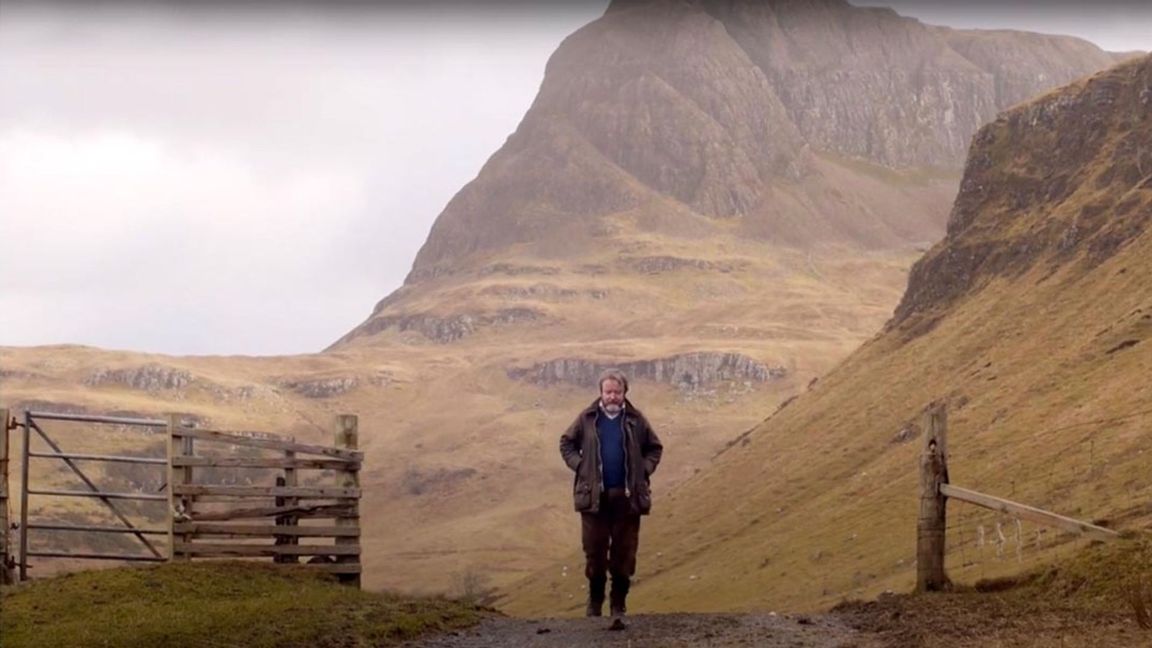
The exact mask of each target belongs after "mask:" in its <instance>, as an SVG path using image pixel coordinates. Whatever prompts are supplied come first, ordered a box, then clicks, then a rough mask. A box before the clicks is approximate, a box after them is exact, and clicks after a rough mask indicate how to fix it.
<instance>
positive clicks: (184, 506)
mask: <svg viewBox="0 0 1152 648" xmlns="http://www.w3.org/2000/svg"><path fill="white" fill-rule="evenodd" d="M182 427H183V426H182V425H181V424H180V415H178V414H169V415H168V559H169V560H191V559H192V553H191V551H189V550H190V549H191V547H189V546H187V545H188V544H190V543H191V542H192V537H193V536H192V534H190V533H182V534H181V535H180V538H179V542H178V541H177V537H176V533H175V525H176V523H177V522H186V521H188V520H190V519H191V518H192V499H191V496H188V495H184V494H183V493H177V492H176V491H178V490H180V487H181V486H183V485H185V484H188V483H191V482H192V467H191V466H183V467H177V466H174V465H173V461H172V460H173V459H174V458H175V457H189V456H192V447H193V446H192V442H193V440H192V437H188V436H184V435H183V434H181V433H180V430H181V428H182Z"/></svg>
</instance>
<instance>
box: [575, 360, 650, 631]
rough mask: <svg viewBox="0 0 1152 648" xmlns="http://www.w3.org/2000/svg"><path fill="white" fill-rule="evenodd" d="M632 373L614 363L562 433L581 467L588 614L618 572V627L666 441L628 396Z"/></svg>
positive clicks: (613, 601) (578, 490) (578, 503)
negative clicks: (597, 391)
mask: <svg viewBox="0 0 1152 648" xmlns="http://www.w3.org/2000/svg"><path fill="white" fill-rule="evenodd" d="M627 393H628V379H627V378H625V377H624V374H623V373H622V372H620V371H619V370H616V369H609V370H607V371H605V372H604V373H602V374H601V375H600V397H599V398H598V399H596V400H595V401H593V402H592V404H591V405H589V406H588V407H587V408H585V409H584V411H582V412H580V414H579V415H577V416H576V420H575V421H573V422H572V425H570V426H569V427H568V430H567V431H565V432H564V434H563V435H561V436H560V455H561V456H562V457H563V458H564V463H566V464H568V467H569V468H571V469H572V471H573V472H575V473H576V478H575V480H574V484H573V491H572V495H573V502H574V504H575V508H576V511H577V512H579V513H580V517H581V536H582V537H581V540H582V542H583V545H584V560H585V564H584V575H585V576H586V577H587V578H588V608H587V611H586V614H587V615H588V616H600V615H601V614H603V608H604V590H605V587H606V585H607V583H608V575H609V574H611V576H612V590H611V597H610V603H609V607H610V610H611V614H612V616H613V617H615V622H614V624H613V627H618V628H623V627H624V626H623V622H622V617H623V616H624V614H625V612H626V611H627V607H626V605H625V600H626V599H627V597H628V588H629V586H630V585H631V579H632V575H633V574H634V573H635V572H636V549H637V547H638V545H639V540H640V516H641V515H647V514H648V512H649V511H650V510H651V508H652V492H651V490H650V489H649V486H648V480H649V478H650V477H651V476H652V473H653V472H655V471H656V466H657V465H658V464H659V463H660V456H661V454H662V453H663V451H664V446H663V445H661V444H660V439H659V438H658V437H657V436H656V432H655V431H653V430H652V426H651V425H649V423H648V419H646V418H644V415H643V414H641V413H640V410H638V409H636V407H635V406H634V405H632V403H631V402H630V401H629V400H628V399H627V398H625V395H626V394H627Z"/></svg>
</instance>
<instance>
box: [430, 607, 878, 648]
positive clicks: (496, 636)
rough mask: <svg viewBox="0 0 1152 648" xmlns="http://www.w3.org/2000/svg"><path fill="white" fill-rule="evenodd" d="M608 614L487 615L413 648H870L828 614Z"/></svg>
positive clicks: (850, 629)
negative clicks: (620, 626) (618, 625)
mask: <svg viewBox="0 0 1152 648" xmlns="http://www.w3.org/2000/svg"><path fill="white" fill-rule="evenodd" d="M610 623H611V619H609V618H599V619H511V618H496V619H489V620H487V621H484V622H482V623H480V624H479V625H477V626H475V627H473V628H469V629H468V630H463V631H459V632H456V633H453V634H449V635H442V636H439V637H428V638H425V639H422V640H421V641H419V642H416V643H413V644H409V645H411V646H430V647H433V648H505V647H506V646H530V647H538V648H577V647H581V648H582V647H585V646H621V647H626V648H644V647H656V646H659V647H661V648H664V647H668V646H672V647H675V646H763V647H765V648H783V647H785V646H787V647H789V648H792V647H795V648H801V647H803V648H833V647H837V648H847V647H849V646H852V647H860V648H863V647H864V646H868V645H870V644H868V643H866V642H862V641H861V640H860V637H861V635H860V633H858V632H857V631H855V630H853V629H852V628H851V627H849V626H848V624H847V623H845V622H844V621H843V620H841V619H839V618H837V617H835V616H831V615H821V616H808V615H779V616H777V615H774V614H641V615H637V616H634V617H630V618H629V619H628V628H627V629H625V630H622V631H611V630H608V626H609V624H610Z"/></svg>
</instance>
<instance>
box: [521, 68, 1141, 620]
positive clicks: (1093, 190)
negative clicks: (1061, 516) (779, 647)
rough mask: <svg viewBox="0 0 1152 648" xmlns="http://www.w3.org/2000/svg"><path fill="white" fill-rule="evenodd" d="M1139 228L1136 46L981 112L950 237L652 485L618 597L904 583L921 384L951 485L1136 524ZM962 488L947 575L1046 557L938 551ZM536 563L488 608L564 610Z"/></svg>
mask: <svg viewBox="0 0 1152 648" xmlns="http://www.w3.org/2000/svg"><path fill="white" fill-rule="evenodd" d="M1149 229H1152V57H1144V58H1141V59H1139V60H1135V61H1132V62H1129V63H1125V64H1122V65H1120V66H1118V67H1116V68H1114V69H1110V70H1108V71H1106V72H1103V73H1100V74H1098V75H1096V76H1094V77H1092V78H1091V79H1089V80H1086V81H1080V82H1076V83H1074V84H1072V85H1070V86H1067V87H1065V88H1061V89H1059V90H1057V91H1054V92H1052V93H1050V94H1048V95H1046V96H1044V97H1042V98H1040V99H1037V100H1035V101H1033V102H1031V103H1028V104H1025V105H1022V106H1020V107H1018V108H1015V109H1013V110H1011V111H1009V112H1007V113H1005V114H1004V115H1002V116H1001V117H1000V118H999V119H997V120H996V121H995V122H993V123H991V124H989V125H987V126H985V127H984V128H982V129H981V130H980V132H979V133H978V134H977V135H976V137H975V139H974V144H973V147H972V150H971V153H970V155H969V158H968V163H967V167H966V171H965V175H964V179H963V182H962V184H961V191H960V194H959V196H958V197H957V199H956V203H955V207H954V209H953V212H952V216H951V219H950V221H949V226H948V234H947V236H946V237H945V239H944V240H943V241H941V242H940V243H939V244H938V245H936V246H935V247H934V248H933V249H932V250H931V251H930V252H929V253H928V254H927V255H925V257H924V258H923V259H922V260H921V261H919V262H918V263H917V264H916V266H915V268H914V270H913V272H912V276H911V278H910V282H909V287H908V291H907V294H906V295H905V297H904V299H903V301H902V303H901V305H900V307H899V308H898V310H897V313H896V316H895V317H894V318H893V319H892V320H891V321H890V322H889V324H888V326H887V327H886V329H885V330H884V332H883V333H882V334H880V335H878V336H876V337H875V338H873V339H872V340H870V341H868V342H867V343H866V344H865V345H864V346H863V347H862V348H861V349H859V350H858V351H857V352H855V353H853V354H852V355H851V356H850V357H849V358H848V359H847V360H846V361H844V362H843V363H842V364H841V365H840V366H838V367H837V368H836V369H835V370H833V371H831V372H830V373H829V374H828V375H827V376H826V377H823V378H821V379H820V381H819V382H818V383H816V384H815V385H814V386H812V387H811V388H810V389H809V390H808V391H807V392H806V393H804V394H803V395H801V396H800V397H799V398H798V399H796V400H795V401H794V402H792V403H791V404H789V405H788V406H787V407H784V408H782V409H781V410H780V411H778V412H777V413H776V414H775V415H773V416H772V417H771V418H770V419H768V420H767V421H766V422H764V424H762V425H760V426H758V427H756V428H755V429H754V430H751V431H750V432H749V433H748V434H747V435H745V436H743V438H742V439H740V442H738V443H734V444H733V446H732V447H731V448H730V449H729V450H727V451H725V452H724V453H722V454H721V455H719V456H718V457H717V458H716V459H715V460H714V461H713V462H711V464H709V465H708V466H707V467H706V468H705V469H703V470H701V472H700V473H699V475H697V476H696V477H694V478H692V479H690V480H688V481H687V482H686V483H684V484H683V485H682V486H681V487H679V488H678V489H676V490H675V491H674V492H673V493H672V494H671V495H665V496H663V497H662V498H661V497H660V496H659V494H658V496H657V502H660V501H663V502H664V503H663V505H662V506H659V507H658V508H657V510H656V511H655V512H654V515H653V518H652V521H651V523H649V524H648V526H647V530H646V531H645V537H644V541H643V542H644V544H645V546H646V547H647V549H645V550H642V552H641V553H642V555H644V556H645V558H644V560H643V564H642V566H641V579H642V584H641V586H640V587H639V589H638V592H637V597H636V598H637V603H636V608H637V609H639V610H741V609H758V608H761V609H762V608H768V609H797V608H814V607H818V606H822V605H828V604H831V603H834V602H835V601H837V600H839V599H842V598H844V597H866V596H874V595H876V594H878V593H880V592H881V591H883V590H885V589H897V590H899V589H907V588H909V587H910V586H911V583H912V581H913V577H914V573H915V568H914V565H915V558H914V557H915V526H916V509H917V505H916V501H917V497H918V495H917V472H916V465H917V457H918V455H919V453H920V452H921V443H922V439H920V438H919V436H918V435H919V434H920V427H919V423H920V421H921V417H922V414H923V412H924V410H925V408H926V407H927V406H928V405H929V404H930V403H932V402H934V401H942V402H944V403H946V404H947V405H948V407H949V410H950V415H949V452H950V454H951V455H952V462H951V464H950V474H951V479H952V481H953V482H955V483H957V484H959V485H963V486H967V487H970V488H975V489H977V490H981V491H984V492H989V493H993V494H999V495H1002V496H1011V497H1012V499H1015V500H1018V501H1023V502H1027V503H1030V504H1033V505H1036V506H1041V507H1044V508H1050V509H1055V510H1057V511H1060V512H1063V513H1065V514H1069V515H1074V516H1076V517H1079V518H1082V519H1090V520H1097V521H1101V522H1103V523H1105V524H1110V525H1112V526H1116V527H1119V528H1143V529H1148V528H1150V527H1152V509H1149V507H1148V501H1149V499H1150V498H1152V478H1149V475H1150V474H1152V455H1150V454H1149V453H1148V452H1147V440H1148V429H1149V426H1150V425H1152V390H1150V389H1148V388H1147V376H1148V375H1149V372H1150V371H1152V234H1150V233H1149ZM963 506H964V505H962V504H956V503H954V504H950V505H949V515H950V518H949V525H950V529H951V530H950V531H949V534H950V535H949V542H950V545H949V546H951V547H952V548H953V551H954V553H953V554H951V555H950V557H949V560H948V563H947V565H948V567H949V569H950V570H952V572H953V576H954V577H956V578H957V579H959V580H962V581H964V580H967V581H968V582H971V581H972V580H974V579H975V578H976V577H977V576H979V575H988V576H991V575H995V574H997V573H1005V572H1012V571H1015V570H1018V569H1020V568H1021V566H1022V564H1024V565H1026V564H1028V561H1034V560H1037V559H1041V558H1043V557H1044V556H1043V554H1042V552H1039V551H1035V550H1034V549H1032V548H1025V549H1024V551H1023V553H1021V554H1020V555H1021V556H1022V557H1026V561H1025V562H1024V563H1018V562H1017V561H1016V560H1015V559H1013V560H1003V561H996V562H992V563H991V564H988V563H987V562H986V563H982V564H981V565H980V568H979V572H975V571H969V570H968V567H967V566H966V565H965V563H964V562H963V560H962V557H961V555H960V554H959V551H958V550H957V549H956V547H957V545H959V544H960V542H961V541H962V540H964V538H963V537H962V536H960V535H959V534H963V533H965V532H967V533H968V534H969V535H968V538H967V542H968V544H969V547H968V551H969V552H970V553H969V554H968V557H969V558H968V559H969V560H971V559H972V558H973V555H974V553H975V552H976V549H975V545H974V544H973V542H974V540H973V538H974V537H975V532H976V529H974V528H969V529H965V528H964V527H963V524H962V521H961V519H958V518H957V517H955V516H956V515H958V514H960V513H961V512H962V510H961V508H960V507H963ZM1004 523H1005V524H1007V525H1012V524H1013V523H1012V521H1011V520H1010V519H1004ZM989 528H991V527H989ZM1023 533H1024V534H1025V538H1030V537H1032V534H1034V533H1035V534H1036V538H1040V533H1041V532H1040V531H1039V529H1037V528H1036V527H1033V526H1031V525H1030V524H1029V523H1025V526H1024V531H1023ZM1045 537H1047V538H1049V539H1048V540H1047V541H1046V542H1048V543H1049V544H1053V543H1054V544H1061V543H1066V542H1067V541H1068V536H1066V535H1065V536H1063V537H1059V536H1057V535H1056V534H1046V535H1045ZM1032 546H1033V545H1032V544H1031V543H1029V547H1032ZM555 573H556V570H555V569H553V570H550V571H549V572H547V573H546V574H541V575H538V576H537V577H535V578H534V579H533V580H532V581H530V582H529V583H527V584H524V585H522V586H519V587H516V588H512V589H510V590H509V592H510V593H509V596H508V598H507V599H506V601H505V604H506V605H507V606H508V607H509V608H510V609H512V610H514V611H518V612H526V611H535V610H540V609H545V608H547V607H549V606H552V607H557V606H560V607H568V606H569V605H571V602H568V601H566V599H565V597H566V596H567V595H568V594H569V593H572V592H573V591H574V585H573V584H571V583H567V582H564V581H561V580H560V579H557V578H556V577H555Z"/></svg>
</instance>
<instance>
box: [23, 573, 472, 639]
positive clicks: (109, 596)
mask: <svg viewBox="0 0 1152 648" xmlns="http://www.w3.org/2000/svg"><path fill="white" fill-rule="evenodd" d="M487 614H491V612H487V611H485V610H483V609H480V608H476V607H474V606H471V605H466V604H464V603H460V602H457V601H451V600H447V599H439V598H415V597H407V596H399V595H393V594H379V593H369V592H361V591H359V590H356V589H353V588H350V587H346V586H344V585H340V584H338V583H337V582H336V581H335V579H334V578H333V577H331V576H328V575H325V574H320V573H316V572H312V571H308V570H306V568H304V567H287V568H286V566H282V565H277V566H272V565H266V564H259V563H250V562H238V561H231V562H195V563H170V564H164V565H159V566H153V567H144V568H131V567H126V568H118V569H109V570H100V571H87V572H77V573H72V574H66V575H63V576H58V577H55V578H50V579H45V580H42V581H34V582H31V583H28V584H26V585H23V586H20V587H17V588H12V589H10V590H7V591H5V592H4V593H3V594H2V595H0V636H3V645H4V647H5V648H21V647H23V646H37V647H39V646H55V647H58V648H66V647H70V646H77V647H79V646H86V647H87V646H108V647H137V646H138V647H140V648H143V647H148V648H153V647H154V646H189V647H222V646H244V647H245V648H265V647H268V648H271V647H272V646H277V647H284V648H291V647H296V646H301V647H303V646H340V647H341V648H353V647H359V646H388V645H394V644H397V643H399V642H401V641H404V640H407V639H412V638H414V637H418V636H420V635H422V634H425V633H429V632H435V631H440V630H450V629H453V628H460V627H465V626H469V625H472V624H474V623H476V622H478V621H479V620H480V619H481V618H482V617H483V616H485V615H487Z"/></svg>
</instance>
